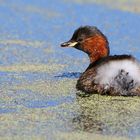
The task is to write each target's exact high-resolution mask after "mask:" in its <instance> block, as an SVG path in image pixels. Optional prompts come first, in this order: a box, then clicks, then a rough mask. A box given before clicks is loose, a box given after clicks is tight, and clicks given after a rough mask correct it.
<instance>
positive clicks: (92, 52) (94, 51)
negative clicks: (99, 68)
mask: <svg viewBox="0 0 140 140" xmlns="http://www.w3.org/2000/svg"><path fill="white" fill-rule="evenodd" d="M81 50H83V51H84V52H85V53H87V54H88V56H89V59H90V63H94V62H95V61H97V60H99V59H100V58H103V57H106V56H108V55H109V43H108V41H107V38H106V37H105V36H101V35H95V36H93V37H90V38H87V39H85V40H84V41H83V43H82V45H81Z"/></svg>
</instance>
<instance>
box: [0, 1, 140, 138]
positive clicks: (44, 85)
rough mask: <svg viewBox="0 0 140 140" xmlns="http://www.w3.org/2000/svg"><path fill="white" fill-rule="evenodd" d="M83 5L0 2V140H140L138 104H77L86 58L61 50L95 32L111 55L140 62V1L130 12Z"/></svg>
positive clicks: (96, 98)
mask: <svg viewBox="0 0 140 140" xmlns="http://www.w3.org/2000/svg"><path fill="white" fill-rule="evenodd" d="M81 1H82V0H81ZM81 1H73V2H70V1H68V0H67V1H66V0H64V1H63V0H61V1H56V0H47V1H46V0H41V1H37V0H30V1H29V0H23V1H19V0H7V1H0V25H1V26H0V34H1V38H0V76H1V78H0V137H1V138H0V139H41V140H44V139H47V140H63V139H64V140H65V139H69V140H75V139H78V140H79V139H80V140H85V139H89V140H93V139H94V140H96V139H106V140H109V139H110V140H112V139H114V140H118V139H119V140H126V139H140V99H139V98H138V97H127V98H125V97H110V96H100V95H93V96H91V97H86V98H81V97H77V96H76V92H77V91H76V89H75V84H76V81H77V78H78V77H79V75H80V73H81V72H83V71H84V70H85V69H86V67H87V66H88V63H89V61H88V58H87V56H86V55H85V54H83V53H82V52H80V51H77V50H74V49H72V48H67V49H62V48H60V47H59V44H60V43H61V42H63V41H66V40H67V39H69V38H70V36H71V34H72V33H73V31H74V30H75V28H77V27H79V26H80V25H95V26H98V27H99V28H100V29H101V30H102V31H103V32H104V33H105V34H106V35H107V37H108V38H109V41H110V47H111V53H112V54H123V53H131V54H133V55H134V56H135V57H137V58H138V59H139V58H140V55H139V54H140V49H139V44H140V40H139V37H140V32H139V30H140V28H139V21H140V15H139V10H135V11H133V10H132V9H134V8H135V7H137V5H138V4H139V1H133V6H132V7H133V8H132V7H131V8H132V9H131V8H129V5H130V1H129V0H128V1H123V2H122V3H121V2H120V1H118V2H116V4H115V3H114V1H113V2H112V1H109V0H108V1H107V2H106V4H104V2H101V1H98V2H96V1H92V2H91V1H89V2H87V3H85V2H82V3H81ZM131 3H132V2H131ZM121 4H122V5H121ZM123 6H126V7H127V8H126V9H124V8H123ZM81 9H82V10H81ZM113 9H114V10H113Z"/></svg>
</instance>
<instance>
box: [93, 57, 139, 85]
mask: <svg viewBox="0 0 140 140" xmlns="http://www.w3.org/2000/svg"><path fill="white" fill-rule="evenodd" d="M122 81H124V82H123V83H126V84H127V82H126V81H128V82H129V83H131V82H132V81H133V82H134V83H135V84H137V85H140V64H139V62H137V61H136V60H131V59H128V60H127V59H125V60H116V61H115V60H114V61H108V62H107V63H105V64H103V65H100V66H99V67H98V68H97V75H96V77H95V82H96V83H98V84H102V85H110V86H111V85H115V84H116V82H117V83H118V82H119V83H121V82H122Z"/></svg>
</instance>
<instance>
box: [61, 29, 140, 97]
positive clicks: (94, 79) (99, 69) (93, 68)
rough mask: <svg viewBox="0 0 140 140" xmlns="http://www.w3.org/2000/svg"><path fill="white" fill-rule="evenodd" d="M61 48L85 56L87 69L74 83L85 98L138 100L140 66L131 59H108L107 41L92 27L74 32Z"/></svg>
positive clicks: (112, 57)
mask: <svg viewBox="0 0 140 140" xmlns="http://www.w3.org/2000/svg"><path fill="white" fill-rule="evenodd" d="M61 46H62V47H74V48H76V49H79V50H81V51H84V52H85V53H87V54H88V56H89V59H90V65H89V66H88V68H87V69H86V71H85V72H84V73H83V74H82V75H81V76H80V78H79V79H78V81H77V84H76V88H77V89H78V90H80V91H83V92H84V93H85V94H93V93H99V94H102V95H114V96H117V95H122V96H135V95H137V96H140V79H139V77H140V64H139V62H138V61H137V60H136V59H135V58H134V57H133V56H131V55H114V56H109V43H108V40H107V37H106V36H105V35H104V34H103V33H102V32H101V31H100V30H99V29H97V28H96V27H94V26H84V27H80V28H78V29H77V30H76V31H75V32H74V34H73V36H72V38H71V39H70V40H69V41H68V42H65V43H63V44H61Z"/></svg>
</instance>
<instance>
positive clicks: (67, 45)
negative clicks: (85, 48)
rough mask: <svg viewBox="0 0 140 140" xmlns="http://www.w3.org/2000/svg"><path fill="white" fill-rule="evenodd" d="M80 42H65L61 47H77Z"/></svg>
mask: <svg viewBox="0 0 140 140" xmlns="http://www.w3.org/2000/svg"><path fill="white" fill-rule="evenodd" d="M77 44H78V42H76V41H71V40H70V41H68V42H64V43H62V44H61V47H74V46H75V45H77Z"/></svg>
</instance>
